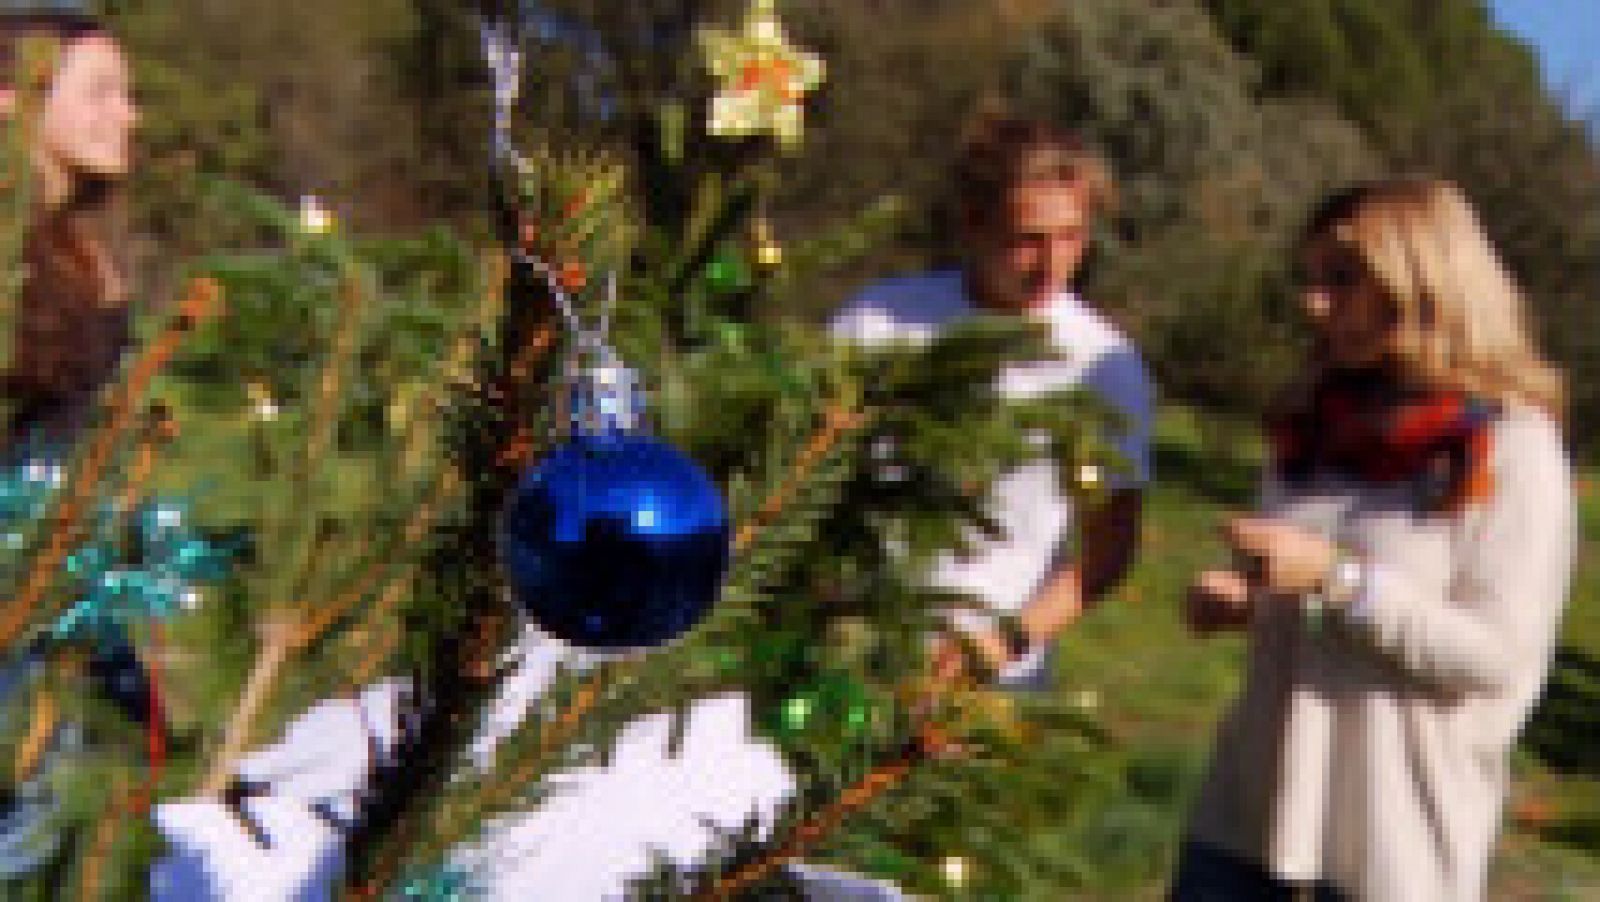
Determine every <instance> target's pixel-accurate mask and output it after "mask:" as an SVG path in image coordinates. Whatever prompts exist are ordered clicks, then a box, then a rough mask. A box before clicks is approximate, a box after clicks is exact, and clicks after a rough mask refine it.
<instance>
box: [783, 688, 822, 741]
mask: <svg viewBox="0 0 1600 902" xmlns="http://www.w3.org/2000/svg"><path fill="white" fill-rule="evenodd" d="M816 707H817V704H816V701H815V700H814V699H813V698H812V697H811V696H810V695H796V696H794V697H792V698H790V699H788V700H786V701H785V702H784V703H783V709H782V711H781V713H780V714H779V720H780V722H781V726H782V727H783V729H784V730H785V731H786V732H788V733H790V734H791V735H795V734H799V733H801V732H803V731H804V730H805V729H806V727H808V726H810V725H811V715H812V714H813V713H815V711H816Z"/></svg>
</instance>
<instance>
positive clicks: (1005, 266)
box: [970, 179, 1089, 313]
mask: <svg viewBox="0 0 1600 902" xmlns="http://www.w3.org/2000/svg"><path fill="white" fill-rule="evenodd" d="M972 233H973V234H972V235H971V236H970V246H971V247H972V248H973V251H974V259H973V272H972V274H971V275H972V276H973V277H974V279H975V281H976V283H977V284H976V286H975V287H976V288H977V289H978V294H979V295H980V297H979V300H980V301H981V302H982V303H983V304H984V306H987V307H990V308H991V309H995V310H1000V311H1005V312H1010V313H1021V312H1023V311H1026V310H1033V309H1037V308H1039V307H1042V306H1044V305H1046V304H1048V303H1049V302H1050V301H1051V299H1053V298H1054V297H1055V296H1056V295H1057V294H1059V293H1060V292H1061V291H1063V290H1065V289H1066V288H1067V287H1068V286H1069V285H1071V283H1072V279H1073V277H1074V276H1076V275H1077V274H1078V267H1079V266H1080V265H1082V263H1083V255H1084V252H1085V251H1086V250H1087V249H1088V246H1089V206H1088V203H1087V199H1086V198H1085V197H1084V189H1083V186H1082V185H1079V184H1076V183H1073V182H1069V181H1065V180H1063V179H1035V180H1031V181H1026V182H1020V183H1018V184H1016V185H1014V186H1012V188H1011V191H1010V193H1009V194H1008V195H1007V197H1006V198H1005V199H1004V201H1003V206H1002V208H1001V209H1000V211H999V212H998V213H997V214H996V215H995V216H994V217H993V218H992V219H990V221H989V222H988V223H987V224H986V225H978V224H974V226H973V228H972Z"/></svg>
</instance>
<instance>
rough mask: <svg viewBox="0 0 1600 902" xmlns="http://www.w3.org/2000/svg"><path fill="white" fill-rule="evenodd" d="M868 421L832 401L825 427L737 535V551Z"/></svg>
mask: <svg viewBox="0 0 1600 902" xmlns="http://www.w3.org/2000/svg"><path fill="white" fill-rule="evenodd" d="M866 422H867V419H866V417H865V416H864V415H863V414H861V413H860V412H859V411H856V410H853V409H851V407H850V406H849V405H848V404H847V403H845V402H842V401H835V402H833V403H832V404H830V405H829V406H828V408H827V410H825V411H824V412H823V420H822V426H821V427H820V428H819V429H818V430H817V432H816V434H814V435H813V436H812V437H811V439H810V441H808V442H806V446H805V448H803V449H802V450H801V452H800V455H799V457H798V458H796V459H795V463H794V467H793V469H792V471H791V472H790V473H789V475H788V477H787V478H785V479H784V480H783V481H782V482H781V483H779V484H778V488H777V490H776V491H774V492H773V493H772V494H771V495H770V496H769V497H768V498H767V501H766V502H765V503H764V504H762V506H761V509H760V510H759V511H757V512H756V515H755V516H754V517H753V518H751V519H750V520H749V521H748V522H746V523H745V524H743V525H742V526H740V527H739V532H738V535H737V536H736V537H735V538H734V550H735V551H743V550H744V549H745V548H747V547H748V546H749V545H750V544H751V543H752V542H753V541H755V539H756V537H757V536H758V535H760V533H761V530H762V529H764V528H765V527H766V525H767V524H768V523H770V522H771V521H772V520H773V519H775V518H776V517H777V516H778V515H779V514H781V513H782V512H783V509H784V507H785V506H786V505H788V503H789V502H790V500H792V499H793V497H794V494H795V492H796V491H797V490H798V488H799V487H800V485H801V484H802V483H804V482H805V480H806V479H807V478H808V477H809V476H810V475H811V471H812V469H813V468H814V467H815V466H816V465H817V464H818V463H819V462H821V461H822V460H823V459H825V458H826V457H827V455H828V454H829V453H830V452H831V451H832V450H833V448H834V446H835V445H837V444H838V442H839V440H840V439H841V438H842V437H843V436H844V435H846V434H847V433H849V432H851V431H854V430H856V429H859V428H860V427H861V426H862V425H863V424H865V423H866Z"/></svg>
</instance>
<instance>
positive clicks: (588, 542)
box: [502, 432, 730, 651]
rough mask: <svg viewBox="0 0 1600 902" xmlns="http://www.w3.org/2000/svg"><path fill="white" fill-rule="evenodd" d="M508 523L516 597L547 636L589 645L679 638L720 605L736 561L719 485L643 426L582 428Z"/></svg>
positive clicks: (521, 498) (543, 467) (511, 511)
mask: <svg viewBox="0 0 1600 902" xmlns="http://www.w3.org/2000/svg"><path fill="white" fill-rule="evenodd" d="M502 531H503V535H502V555H503V558H504V564H505V569H506V574H507V577H508V581H509V583H510V585H511V588H512V592H513V594H514V596H515V598H516V600H517V602H518V603H519V604H520V605H521V606H522V608H523V609H524V610H525V611H527V613H528V615H529V616H530V617H531V618H532V619H533V621H534V622H535V623H537V624H538V625H539V626H540V627H541V628H542V629H544V630H545V631H546V632H549V633H551V634H552V635H554V636H556V637H558V638H560V639H563V640H565V641H567V642H570V643H572V644H573V645H576V646H580V647H583V648H588V649H594V650H602V651H623V650H629V649H644V648H654V647H657V646H660V645H662V644H664V643H666V642H669V641H671V640H672V639H674V638H676V637H677V636H679V635H681V634H683V633H684V632H685V631H686V630H688V629H689V628H690V627H692V626H694V625H695V624H696V623H698V622H699V621H700V619H701V618H702V617H704V616H705V615H706V613H707V611H709V610H710V608H711V605H712V603H713V602H715V601H716V598H717V595H718V593H719V592H720V590H721V588H722V580H723V577H724V576H725V575H726V573H727V569H728V561H729V553H730V527H729V522H728V513H727V508H726V506H725V505H724V504H723V500H722V495H721V493H720V492H719V491H718V490H717V487H716V485H715V484H714V483H713V482H712V481H711V479H710V477H708V476H707V475H706V473H705V471H704V470H702V469H701V468H700V467H699V465H697V464H696V463H695V462H694V461H692V460H690V459H689V458H688V457H687V456H685V455H684V454H683V453H682V452H680V451H678V450H677V449H676V448H673V447H672V446H671V445H668V444H666V443H665V442H662V441H661V440H659V439H657V438H654V437H652V436H649V435H644V434H638V433H628V432H610V433H601V434H592V433H583V432H580V433H578V434H577V435H575V436H573V437H572V438H571V439H570V440H569V441H567V442H566V443H565V444H563V445H561V446H560V447H558V448H557V449H556V450H555V452H554V453H552V454H551V455H550V456H549V457H547V458H545V459H544V460H543V461H541V462H540V463H538V464H536V465H534V466H533V467H532V468H530V469H529V470H528V472H527V473H526V474H525V475H524V476H523V478H522V481H521V483H520V484H519V485H518V487H517V490H516V494H515V496H514V497H513V498H512V499H511V502H510V504H509V505H508V507H507V509H506V513H505V519H504V522H503V528H502Z"/></svg>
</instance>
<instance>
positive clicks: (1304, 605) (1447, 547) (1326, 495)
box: [1172, 178, 1576, 902]
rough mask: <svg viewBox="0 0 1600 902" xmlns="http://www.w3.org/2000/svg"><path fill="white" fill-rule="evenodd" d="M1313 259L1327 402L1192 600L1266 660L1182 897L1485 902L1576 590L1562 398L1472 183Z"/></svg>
mask: <svg viewBox="0 0 1600 902" xmlns="http://www.w3.org/2000/svg"><path fill="white" fill-rule="evenodd" d="M1301 255H1302V259H1301V262H1302V265H1303V266H1304V270H1305V276H1304V286H1303V302H1304V306H1305V311H1306V313H1307V315H1308V316H1309V318H1310V320H1311V322H1312V324H1313V326H1314V327H1315V329H1316V333H1317V337H1318V339H1319V341H1318V351H1317V353H1316V355H1315V359H1314V361H1313V362H1312V364H1311V367H1310V376H1311V378H1310V379H1309V380H1308V385H1309V390H1308V391H1306V392H1304V393H1303V395H1302V397H1301V398H1300V399H1299V400H1298V402H1297V403H1295V404H1293V405H1290V406H1289V407H1288V408H1287V409H1286V410H1285V411H1284V412H1283V413H1282V415H1281V416H1279V417H1277V418H1276V419H1275V421H1274V423H1273V424H1272V430H1271V431H1272V435H1273V438H1274V447H1275V455H1274V459H1273V462H1272V466H1271V468H1270V472H1269V474H1268V478H1267V480H1266V486H1265V491H1264V497H1263V499H1262V504H1261V509H1260V513H1259V514H1258V515H1256V516H1251V517H1239V518H1236V519H1234V520H1232V521H1231V522H1230V523H1229V524H1228V526H1227V530H1226V532H1227V536H1228V539H1229V541H1230V542H1231V544H1232V545H1233V547H1234V550H1235V552H1236V555H1237V562H1238V563H1237V567H1236V569H1233V570H1217V571H1212V572H1207V573H1202V574H1200V575H1199V576H1198V577H1197V578H1196V580H1195V582H1194V585H1193V586H1192V587H1191V589H1190V593H1189V599H1188V605H1189V607H1188V616H1189V619H1190V622H1191V625H1193V626H1194V627H1195V628H1196V629H1197V630H1201V631H1209V630H1214V629H1219V628H1230V627H1236V628H1247V629H1248V630H1249V633H1250V640H1251V642H1250V646H1251V647H1250V661H1249V672H1248V677H1247V679H1246V683H1245V688H1244V691H1243V693H1242V695H1241V696H1240V698H1239V699H1238V700H1237V701H1236V702H1235V704H1234V706H1233V709H1232V711H1231V712H1230V714H1229V716H1228V717H1227V719H1226V720H1225V722H1224V723H1223V725H1222V727H1221V729H1220V731H1219V735H1218V738H1217V743H1216V749H1215V756H1214V761H1213V765H1212V768H1211V772H1210V775H1209V778H1208V779H1207V781H1206V783H1205V785H1204V787H1203V789H1202V791H1201V794H1200V797H1199V800H1198V802H1197V805H1196V808H1195V810H1194V812H1193V816H1192V820H1191V823H1190V825H1189V835H1188V843H1187V844H1186V846H1185V848H1184V851H1183V855H1182V860H1181V861H1180V862H1179V866H1178V875H1177V879H1176V883H1175V885H1174V887H1173V891H1172V897H1173V898H1174V899H1176V900H1182V902H1195V900H1210V899H1217V900H1222V899H1227V900H1238V899H1257V898H1260V899H1272V898H1290V897H1291V896H1292V895H1293V894H1294V893H1297V892H1298V893H1301V894H1303V897H1306V898H1317V899H1343V898H1349V899H1364V900H1376V902H1390V900H1392V902H1435V900H1437V902H1455V900H1475V899H1481V898H1483V895H1484V892H1485V887H1484V884H1485V875H1486V870H1487V864H1488V860H1489V857H1490V853H1491V850H1492V847H1493V844H1494V840H1495V835H1496V833H1497V831H1498V820H1499V816H1500V809H1501V804H1502V801H1503V799H1504V797H1505V793H1506V780H1507V773H1506V770H1507V755H1508V753H1509V751H1510V749H1511V746H1512V743H1513V741H1514V740H1515V738H1516V736H1517V733H1518V731H1519V730H1520V729H1521V727H1522V725H1523V723H1524V721H1525V719H1526V717H1527V715H1528V712H1529V709H1530V708H1531V707H1532V705H1533V703H1534V700H1535V698H1536V697H1537V696H1538V694H1539V691H1540V687H1541V685H1542V683H1543V681H1544V678H1545V676H1546V672H1547V670H1548V667H1549V662H1550V658H1551V653H1552V649H1553V645H1554V642H1555V639H1556V631H1557V625H1558V622H1559V620H1560V616H1561V611H1562V608H1563V605H1564V603H1565V599H1566V594H1567V589H1568V583H1569V581H1570V578H1571V569H1572V564H1573V556H1574V546H1575V534H1576V526H1575V515H1574V503H1573V493H1572V487H1571V481H1570V472H1569V466H1568V461H1567V457H1566V453H1565V451H1564V450H1563V442H1562V436H1561V431H1560V426H1559V411H1560V407H1561V394H1562V390H1561V381H1560V377H1559V374H1558V373H1557V372H1556V371H1555V370H1554V369H1553V368H1552V367H1551V366H1550V365H1549V364H1548V363H1547V362H1545V361H1544V360H1543V359H1542V357H1541V356H1540V354H1539V351H1538V349H1537V348H1536V346H1535V344H1534V342H1533V339H1532V338H1531V337H1530V335H1529V331H1528V325H1527V322H1526V319H1525V312H1524V303H1523V299H1522V296H1521V293H1520V291H1519V290H1518V288H1517V286H1516V284H1515V283H1514V281H1513V279H1512V277H1511V276H1510V275H1509V274H1508V273H1507V271H1506V269H1505V267H1504V265H1503V264H1502V263H1501V262H1500V260H1499V259H1498V258H1497V256H1496V254H1495V251H1494V249H1493V247H1492V246H1491V244H1490V242H1489V240H1488V238H1487V237H1486V236H1485V234H1484V231H1483V228H1482V226H1481V224H1480V223H1479V221H1478V219H1477V217H1476V216H1475V214H1474V213H1473V210H1472V208H1471V207H1470V206H1469V205H1468V203H1467V201H1466V200H1465V199H1464V198H1463V196H1462V194H1461V192H1460V191H1459V190H1458V189H1457V188H1456V187H1455V186H1454V185H1452V184H1451V183H1449V182H1445V181H1439V180H1434V179H1425V178H1414V179H1395V180H1386V181H1379V182H1373V183H1369V184H1364V185H1361V186H1358V187H1357V188H1355V189H1354V190H1352V191H1350V192H1348V193H1346V194H1343V195H1341V196H1339V197H1336V198H1334V199H1332V200H1331V201H1329V202H1328V203H1327V204H1325V205H1324V206H1323V208H1322V209H1321V210H1319V211H1318V212H1317V214H1316V215H1315V216H1314V217H1313V218H1312V221H1311V223H1310V225H1309V227H1308V229H1307V230H1306V233H1305V237H1304V241H1303V243H1302V248H1301Z"/></svg>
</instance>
